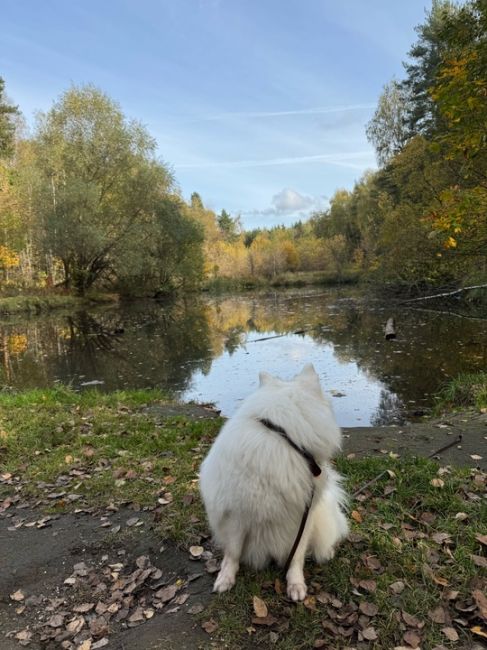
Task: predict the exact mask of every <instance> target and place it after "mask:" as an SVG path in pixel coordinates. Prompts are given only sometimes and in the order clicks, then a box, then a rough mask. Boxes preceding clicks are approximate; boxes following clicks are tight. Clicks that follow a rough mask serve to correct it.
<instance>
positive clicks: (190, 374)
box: [0, 288, 487, 426]
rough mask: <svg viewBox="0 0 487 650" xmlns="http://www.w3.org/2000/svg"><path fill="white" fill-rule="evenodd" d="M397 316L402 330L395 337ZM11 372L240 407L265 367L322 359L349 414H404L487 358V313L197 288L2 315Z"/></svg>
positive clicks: (337, 402) (9, 382)
mask: <svg viewBox="0 0 487 650" xmlns="http://www.w3.org/2000/svg"><path fill="white" fill-rule="evenodd" d="M390 316H393V317H394V318H395V320H396V324H397V339H395V340H392V341H386V340H385V338H384V325H385V322H386V320H387V319H388V318H389V317H390ZM0 358H1V365H0V384H1V385H3V386H12V387H16V388H32V387H46V386H52V385H55V384H56V383H59V382H61V383H64V384H69V385H71V386H73V387H74V388H75V389H84V388H85V387H86V386H90V385H97V386H98V387H99V388H100V389H102V390H113V389H125V388H127V389H128V388H153V387H157V388H162V389H167V390H170V391H171V392H174V393H176V394H177V395H178V396H179V397H181V398H182V399H184V400H196V401H199V402H213V403H215V404H216V405H217V406H218V408H220V409H221V410H222V412H223V414H224V415H227V416H228V415H231V414H232V413H233V412H234V411H235V409H236V408H237V407H238V405H239V403H240V401H241V400H242V399H243V398H244V397H245V396H246V395H248V394H249V393H250V392H251V391H252V390H254V389H255V388H256V386H257V385H258V373H259V371H261V370H267V371H268V372H270V373H272V374H275V375H277V376H280V377H282V378H284V379H288V378H291V377H292V376H293V375H294V374H296V373H297V372H299V371H300V369H301V367H302V365H303V364H304V363H306V362H309V361H311V362H312V363H313V364H314V366H315V368H316V370H317V372H318V374H319V376H320V379H321V382H322V385H323V387H324V388H325V390H326V391H327V392H328V394H329V395H330V396H331V400H332V403H333V407H334V410H335V413H336V416H337V419H338V421H339V424H340V425H341V426H368V425H371V424H373V425H378V424H389V423H394V422H396V423H399V422H402V421H404V420H405V419H411V418H413V417H414V416H415V415H418V414H420V413H422V412H424V411H425V410H426V411H427V410H428V408H430V407H431V406H432V404H433V395H434V393H435V392H436V391H437V390H438V389H439V388H440V387H441V386H442V384H444V382H445V381H446V380H447V379H448V378H450V377H453V376H455V375H457V374H458V373H459V372H464V371H473V370H479V369H485V368H486V367H487V321H485V320H481V319H473V318H465V317H460V316H458V315H457V314H449V313H441V312H435V311H432V310H426V309H422V310H419V309H413V308H411V307H407V306H403V307H400V308H399V307H397V306H395V307H394V308H392V307H391V306H389V305H387V304H384V303H382V302H380V301H377V300H371V299H365V298H364V296H363V295H362V294H361V292H360V290H358V289H357V288H331V289H323V288H320V289H311V288H302V289H299V290H296V289H294V290H272V291H266V292H249V293H245V294H239V295H225V296H218V297H215V296H209V295H190V296H187V297H186V298H184V299H180V300H178V301H175V302H172V303H169V304H159V303H155V302H146V301H141V302H135V303H132V304H130V305H127V304H120V305H115V306H110V307H104V308H97V309H93V310H90V311H81V312H76V313H69V314H67V313H59V312H54V313H52V314H49V315H43V316H38V317H30V318H27V317H25V316H22V317H18V316H17V317H11V318H10V319H4V320H3V321H1V322H0Z"/></svg>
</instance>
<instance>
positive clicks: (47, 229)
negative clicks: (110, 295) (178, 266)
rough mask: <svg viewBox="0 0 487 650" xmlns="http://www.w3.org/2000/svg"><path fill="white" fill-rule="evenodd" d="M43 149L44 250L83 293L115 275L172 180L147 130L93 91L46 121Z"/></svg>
mask: <svg viewBox="0 0 487 650" xmlns="http://www.w3.org/2000/svg"><path fill="white" fill-rule="evenodd" d="M35 145H36V154H37V158H36V161H37V167H38V170H39V174H40V177H41V180H42V182H41V186H40V189H39V192H38V196H37V201H38V206H39V212H40V218H41V220H42V223H43V229H44V235H45V237H44V246H45V248H46V250H49V251H50V252H52V254H53V255H55V256H57V257H59V258H60V259H61V260H62V263H63V266H64V273H65V284H66V286H67V287H73V288H75V289H76V291H77V292H79V293H80V294H82V293H84V292H85V291H86V290H87V289H88V288H89V287H91V286H92V285H93V283H94V282H95V281H96V280H98V279H99V278H100V277H102V276H103V275H104V274H105V275H107V274H109V272H110V270H111V267H112V259H113V257H114V256H116V254H117V252H118V250H119V249H120V248H121V246H122V245H123V242H124V240H126V239H127V238H129V237H131V236H137V232H138V230H139V228H140V226H141V224H143V223H144V221H145V220H146V219H148V218H150V217H149V215H151V214H152V213H153V211H154V209H155V207H156V206H157V204H158V201H160V200H161V199H162V198H163V197H164V196H165V194H166V193H167V192H168V191H169V190H170V189H171V187H172V177H171V174H170V173H169V171H168V170H167V169H166V168H165V167H164V166H163V165H162V164H161V163H159V162H158V161H157V160H156V158H155V142H154V140H153V139H152V138H151V137H150V136H149V134H148V133H147V131H146V130H145V129H144V128H143V127H142V126H141V125H140V124H138V123H137V122H134V121H128V120H127V119H126V118H125V117H124V115H123V113H122V111H121V110H120V108H119V107H118V105H117V104H116V103H115V102H113V101H112V100H111V99H110V98H109V97H108V96H107V95H105V94H104V93H103V92H101V91H100V90H98V89H96V88H95V87H94V86H90V85H88V86H83V87H73V88H71V89H70V90H68V91H67V92H65V93H64V94H63V95H62V96H61V97H60V99H59V100H58V101H57V102H56V103H55V104H54V106H53V107H52V109H51V110H50V111H49V112H47V113H45V114H42V115H40V117H39V119H38V124H37V130H36V135H35Z"/></svg>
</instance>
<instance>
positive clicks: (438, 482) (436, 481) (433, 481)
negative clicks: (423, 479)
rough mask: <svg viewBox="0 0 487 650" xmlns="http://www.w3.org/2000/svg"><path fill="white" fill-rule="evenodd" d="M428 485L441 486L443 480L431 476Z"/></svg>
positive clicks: (443, 483) (443, 482)
mask: <svg viewBox="0 0 487 650" xmlns="http://www.w3.org/2000/svg"><path fill="white" fill-rule="evenodd" d="M430 485H432V486H433V487H435V488H442V487H444V486H445V481H443V479H441V478H432V479H431V481H430Z"/></svg>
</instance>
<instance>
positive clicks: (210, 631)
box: [201, 618, 218, 634]
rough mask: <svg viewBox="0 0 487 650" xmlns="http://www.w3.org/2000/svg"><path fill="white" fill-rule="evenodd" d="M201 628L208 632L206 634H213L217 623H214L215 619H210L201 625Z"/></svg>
mask: <svg viewBox="0 0 487 650" xmlns="http://www.w3.org/2000/svg"><path fill="white" fill-rule="evenodd" d="M201 627H202V628H203V629H204V631H205V632H208V634H213V632H215V630H217V629H218V623H217V622H216V621H215V619H213V618H210V619H209V620H208V621H205V622H204V623H201Z"/></svg>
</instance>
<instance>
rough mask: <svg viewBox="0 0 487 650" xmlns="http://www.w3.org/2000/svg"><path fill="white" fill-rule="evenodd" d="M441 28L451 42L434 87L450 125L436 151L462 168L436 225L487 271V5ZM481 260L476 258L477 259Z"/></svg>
mask: <svg viewBox="0 0 487 650" xmlns="http://www.w3.org/2000/svg"><path fill="white" fill-rule="evenodd" d="M440 34H441V36H442V38H443V39H444V41H445V42H446V43H447V44H448V48H447V49H446V51H445V53H444V55H443V56H442V59H441V62H440V66H439V72H438V75H437V78H436V80H435V83H434V85H433V87H432V89H431V96H432V99H433V100H434V101H435V102H436V105H437V107H438V110H439V112H440V114H441V116H442V119H443V121H444V124H445V128H444V129H443V130H441V131H440V132H439V133H437V134H436V137H435V139H434V142H433V148H434V150H435V151H437V152H440V153H441V154H442V155H443V156H444V157H445V158H446V159H447V160H448V161H450V164H451V166H452V167H453V168H454V169H455V171H456V177H455V182H454V183H451V184H450V185H449V186H447V187H445V188H444V190H443V191H442V193H441V195H440V200H441V201H440V206H439V207H438V208H437V209H436V210H435V211H434V212H432V214H431V216H432V219H433V225H434V227H435V229H436V230H437V231H438V232H440V233H441V235H442V238H443V242H444V245H445V247H446V248H447V249H450V251H451V252H452V253H455V254H456V255H457V256H459V257H460V260H461V259H462V258H463V257H464V256H465V255H467V256H470V257H472V258H477V260H478V262H480V266H478V267H477V268H479V269H483V273H484V274H485V272H486V271H487V267H486V261H485V250H486V247H487V135H486V134H487V5H486V3H485V1H483V0H474V1H473V2H469V3H466V4H465V5H464V6H462V7H460V8H459V10H458V12H457V13H455V14H454V15H451V16H449V17H448V19H446V20H445V21H444V23H443V25H442V29H441V31H440ZM473 263H474V264H475V261H474V262H473Z"/></svg>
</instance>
